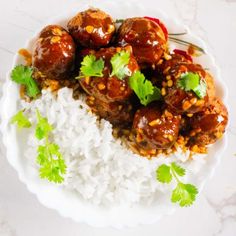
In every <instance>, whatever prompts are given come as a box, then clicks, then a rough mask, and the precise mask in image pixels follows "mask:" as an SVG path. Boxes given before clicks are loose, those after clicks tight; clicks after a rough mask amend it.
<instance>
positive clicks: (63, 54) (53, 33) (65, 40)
mask: <svg viewBox="0 0 236 236" xmlns="http://www.w3.org/2000/svg"><path fill="white" fill-rule="evenodd" d="M74 58H75V44H74V41H73V38H72V37H71V36H70V35H69V34H68V32H67V31H66V30H65V29H63V28H62V27H61V26H58V25H49V26H47V27H45V28H44V29H43V30H42V31H41V33H40V34H39V37H38V39H37V40H36V42H35V44H34V48H33V59H32V64H33V66H34V67H35V68H37V69H38V71H39V72H41V73H42V74H43V75H44V77H46V78H48V79H64V78H67V77H68V76H70V74H71V72H72V70H73V67H74Z"/></svg>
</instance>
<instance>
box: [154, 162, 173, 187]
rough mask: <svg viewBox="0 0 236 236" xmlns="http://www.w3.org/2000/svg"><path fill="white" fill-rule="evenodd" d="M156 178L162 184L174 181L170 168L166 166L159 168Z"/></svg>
mask: <svg viewBox="0 0 236 236" xmlns="http://www.w3.org/2000/svg"><path fill="white" fill-rule="evenodd" d="M156 178H157V180H158V181H159V182H161V183H170V182H171V180H172V174H171V172H170V167H169V166H168V165H166V164H163V165H161V166H159V167H158V169H157V171H156Z"/></svg>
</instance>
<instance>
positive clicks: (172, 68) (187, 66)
mask: <svg viewBox="0 0 236 236" xmlns="http://www.w3.org/2000/svg"><path fill="white" fill-rule="evenodd" d="M171 57H172V58H171V59H170V60H168V61H165V62H163V64H162V65H161V66H160V67H159V70H160V71H162V77H163V78H162V79H163V82H162V89H161V91H162V95H163V97H164V101H165V103H166V104H167V105H168V106H169V107H170V109H172V110H173V111H174V112H176V113H178V114H183V113H188V114H194V113H196V112H199V111H201V110H202V109H203V108H204V107H206V106H207V105H208V104H209V102H211V100H212V99H213V97H214V96H215V86H214V82H213V78H212V77H211V75H210V74H209V73H207V72H206V71H205V70H204V69H203V68H202V66H201V65H198V64H193V63H191V62H190V61H189V60H187V59H186V58H185V57H183V56H181V55H175V54H174V55H171ZM189 72H191V73H194V74H198V75H199V77H200V81H203V82H204V83H206V87H207V91H206V95H205V96H204V97H203V98H201V99H200V98H198V96H197V95H196V94H195V93H194V92H193V91H185V90H184V89H182V88H181V87H179V86H178V82H179V81H180V79H181V76H182V75H184V74H186V73H189Z"/></svg>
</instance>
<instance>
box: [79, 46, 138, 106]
mask: <svg viewBox="0 0 236 236" xmlns="http://www.w3.org/2000/svg"><path fill="white" fill-rule="evenodd" d="M120 51H126V52H129V53H130V59H129V63H128V65H127V67H128V69H129V71H130V74H132V73H133V72H135V71H137V70H138V69H139V67H138V64H137V62H136V60H135V58H134V57H133V55H132V48H131V47H126V48H119V47H118V48H114V47H111V48H102V49H100V50H99V51H98V52H95V51H93V52H94V55H95V56H96V58H97V59H98V58H102V59H103V60H104V62H105V66H104V70H103V75H104V76H103V77H83V78H81V79H80V80H79V81H80V84H81V86H82V88H83V89H84V90H85V91H86V92H87V93H88V94H89V95H92V96H94V97H95V98H98V99H99V100H101V101H104V102H115V101H124V100H127V99H128V98H129V97H130V96H131V95H132V93H133V92H132V90H131V88H130V87H129V84H128V78H129V76H126V78H124V79H119V78H117V77H116V76H112V77H111V76H110V75H111V73H112V65H111V62H110V60H111V58H112V56H114V55H115V54H116V53H118V52H120Z"/></svg>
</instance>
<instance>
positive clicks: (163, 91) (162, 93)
mask: <svg viewBox="0 0 236 236" xmlns="http://www.w3.org/2000/svg"><path fill="white" fill-rule="evenodd" d="M161 95H162V96H165V95H166V89H165V88H162V89H161Z"/></svg>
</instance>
